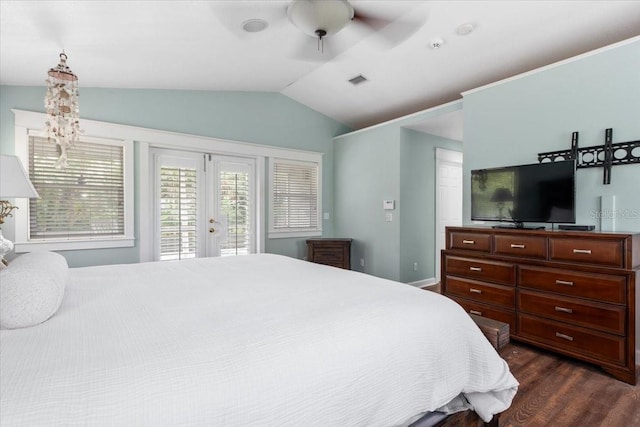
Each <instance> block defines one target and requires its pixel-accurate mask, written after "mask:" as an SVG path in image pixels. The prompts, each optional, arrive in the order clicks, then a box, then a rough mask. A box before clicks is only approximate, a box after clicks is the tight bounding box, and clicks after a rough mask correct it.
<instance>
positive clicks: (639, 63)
mask: <svg viewBox="0 0 640 427" xmlns="http://www.w3.org/2000/svg"><path fill="white" fill-rule="evenodd" d="M639 70H640V40H638V39H637V38H636V39H635V41H633V42H630V43H627V44H622V45H619V46H617V47H615V48H611V49H608V50H603V51H600V52H597V53H594V54H592V55H590V56H584V57H581V58H578V59H576V60H574V61H572V62H567V63H564V64H560V65H558V66H555V67H552V68H548V69H544V70H541V71H539V72H536V73H534V74H529V75H524V76H522V77H521V78H518V79H515V80H511V81H506V82H504V83H502V84H498V85H495V86H491V87H487V88H484V89H481V90H478V91H475V92H472V93H469V94H466V95H465V96H464V138H465V143H464V159H465V161H464V184H465V188H464V216H463V218H464V219H465V222H466V223H469V222H470V218H471V214H470V200H471V198H470V170H472V169H477V168H484V167H493V166H505V165H511V164H522V163H536V162H537V154H538V153H539V152H546V151H556V150H561V149H566V148H569V147H570V145H571V133H572V132H573V131H578V132H580V140H579V144H580V146H582V147H588V146H594V145H602V144H603V141H604V133H605V129H606V128H613V142H614V143H615V142H625V141H635V140H639V139H640V71H639ZM602 173H603V170H602V168H590V169H579V170H578V171H577V183H576V207H577V213H576V223H578V224H592V225H595V226H596V227H599V226H600V221H599V218H598V217H599V215H600V213H601V212H602V214H604V215H605V216H613V217H615V221H616V228H615V229H616V230H617V231H640V191H638V185H639V184H640V164H632V165H623V166H614V167H613V169H612V178H611V184H610V185H603V184H602ZM611 195H613V196H615V199H616V202H617V203H616V210H615V211H611V210H608V209H606V210H604V211H601V207H600V196H611Z"/></svg>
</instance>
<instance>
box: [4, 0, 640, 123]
mask: <svg viewBox="0 0 640 427" xmlns="http://www.w3.org/2000/svg"><path fill="white" fill-rule="evenodd" d="M287 4H288V2H287V1H275V0H274V1H186V0H185V1H96V0H92V1H34V0H25V1H7V0H2V1H1V2H0V19H1V20H0V83H1V84H6V85H43V84H44V80H45V78H46V72H47V70H48V69H49V68H51V67H53V66H55V65H56V64H57V62H58V54H59V53H60V51H61V50H62V49H64V50H65V52H66V54H67V55H68V57H69V59H68V64H69V66H70V68H71V69H72V70H73V71H74V72H75V73H76V74H77V75H78V78H79V84H80V89H81V91H82V88H83V87H107V88H158V89H187V90H210V91H220V90H225V91H268V92H279V93H282V94H283V95H286V96H288V97H290V98H292V99H294V100H296V101H298V102H300V103H302V104H304V105H307V106H309V107H310V108H313V109H314V110H317V111H319V112H321V113H323V114H325V115H327V116H329V117H332V118H334V119H336V120H338V121H340V122H343V123H345V124H347V125H349V126H351V127H353V128H355V129H359V128H363V127H366V126H369V125H373V124H376V123H380V122H383V121H386V120H389V119H393V118H396V117H399V116H403V115H406V114H409V113H412V112H416V111H420V110H423V109H426V108H430V107H434V106H437V105H440V104H443V103H445V102H449V101H452V100H455V99H459V98H460V93H461V92H463V91H465V90H469V89H472V88H475V87H478V86H482V85H484V84H488V83H491V82H494V81H497V80H500V79H503V78H506V77H509V76H513V75H516V74H519V73H522V72H525V71H528V70H532V69H534V68H538V67H541V66H544V65H547V64H550V63H553V62H557V61H560V60H562V59H565V58H568V57H571V56H575V55H578V54H580V53H584V52H587V51H590V50H593V49H597V48H600V47H603V46H606V45H609V44H612V43H615V42H618V41H621V40H625V39H629V38H631V37H634V36H637V35H638V34H640V1H611V0H610V1H595V0H594V1H417V0H414V1H396V0H393V1H384V0H374V1H362V0H360V1H358V0H352V1H351V4H352V5H353V6H354V8H355V10H356V14H357V13H358V12H360V13H366V14H369V15H378V16H380V17H384V18H386V19H388V20H391V21H392V22H391V23H390V24H389V25H387V26H385V27H382V28H378V30H377V31H374V30H371V29H369V28H367V27H363V26H362V25H358V23H357V21H356V22H353V23H350V24H349V25H348V26H347V27H346V28H344V29H343V30H341V31H340V32H338V33H337V34H335V35H334V36H332V37H328V38H327V39H326V40H325V53H324V54H322V53H319V52H317V50H316V45H317V43H316V40H314V39H313V38H311V37H309V36H307V35H305V34H304V33H302V32H301V31H300V30H299V29H298V28H296V27H295V26H293V25H292V24H291V23H290V22H289V21H288V20H287V18H286V7H287ZM251 18H262V19H265V20H266V21H268V23H269V26H268V28H267V29H266V30H265V31H263V32H260V33H247V32H244V31H243V30H242V29H241V23H242V22H244V21H245V20H247V19H251ZM464 23H471V24H473V26H474V28H475V29H474V31H473V32H472V33H471V34H469V35H465V36H461V35H458V34H456V29H457V28H458V27H459V26H460V25H461V24H464ZM435 38H441V39H442V40H443V41H444V43H443V45H442V47H441V48H440V49H433V48H431V46H430V44H431V41H432V40H434V39H435ZM391 40H392V42H391ZM332 55H333V56H332ZM309 58H311V59H309ZM358 74H362V75H364V76H365V77H366V78H367V79H368V80H369V81H367V82H365V83H363V84H360V85H358V86H353V85H351V84H350V83H348V82H347V80H348V79H350V78H352V77H354V76H356V75H358ZM81 93H82V92H81ZM447 120H451V118H449V119H442V120H440V121H436V122H434V123H432V124H425V125H424V126H417V127H416V128H417V129H419V130H423V131H427V132H428V131H430V129H431V127H430V126H433V127H434V129H435V128H437V127H442V126H443V122H446V121H447ZM457 120H458V121H459V119H457ZM454 121H455V120H454ZM447 126H451V124H449V125H447ZM445 133H446V132H445Z"/></svg>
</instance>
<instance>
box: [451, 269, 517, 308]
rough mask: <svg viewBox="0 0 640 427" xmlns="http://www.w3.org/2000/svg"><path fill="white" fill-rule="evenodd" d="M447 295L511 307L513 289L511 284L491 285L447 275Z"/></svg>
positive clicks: (513, 297) (513, 296)
mask: <svg viewBox="0 0 640 427" xmlns="http://www.w3.org/2000/svg"><path fill="white" fill-rule="evenodd" d="M447 295H455V296H459V297H463V298H468V299H473V300H475V301H478V302H484V303H486V304H492V305H499V306H503V307H505V308H511V309H513V307H514V304H515V299H516V298H515V297H516V294H515V289H514V288H513V287H511V286H502V285H493V284H490V283H484V282H478V281H477V280H469V279H460V278H455V277H447Z"/></svg>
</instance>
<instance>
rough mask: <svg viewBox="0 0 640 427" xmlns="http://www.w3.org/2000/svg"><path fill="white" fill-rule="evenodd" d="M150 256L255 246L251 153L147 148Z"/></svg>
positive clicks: (238, 251)
mask: <svg viewBox="0 0 640 427" xmlns="http://www.w3.org/2000/svg"><path fill="white" fill-rule="evenodd" d="M152 156H153V160H154V162H153V163H154V179H155V195H154V206H155V218H154V225H155V233H154V235H155V239H154V248H155V251H154V253H155V259H156V260H177V259H187V258H197V257H205V256H207V257H209V256H230V255H246V254H249V253H254V252H255V251H256V240H257V239H256V223H257V218H258V215H257V210H256V202H255V199H256V196H255V194H256V191H255V188H256V173H255V170H256V164H255V160H254V159H251V158H242V157H230V156H221V155H214V154H208V153H192V152H182V151H174V150H161V149H158V150H153V151H152Z"/></svg>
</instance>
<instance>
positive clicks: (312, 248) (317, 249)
mask: <svg viewBox="0 0 640 427" xmlns="http://www.w3.org/2000/svg"><path fill="white" fill-rule="evenodd" d="M351 241H352V239H340V238H325V239H309V240H307V260H308V261H311V262H315V263H318V264H325V265H331V266H333V267H339V268H344V269H346V270H351Z"/></svg>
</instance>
